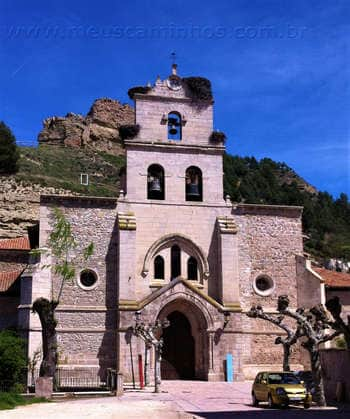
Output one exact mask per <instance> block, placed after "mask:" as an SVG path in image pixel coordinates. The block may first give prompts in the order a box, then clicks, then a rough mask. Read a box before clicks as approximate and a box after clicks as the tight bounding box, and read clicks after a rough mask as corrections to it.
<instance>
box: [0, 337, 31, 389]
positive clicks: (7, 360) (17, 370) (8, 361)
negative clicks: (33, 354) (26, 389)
mask: <svg viewBox="0 0 350 419" xmlns="http://www.w3.org/2000/svg"><path fill="white" fill-rule="evenodd" d="M26 365H27V359H26V350H25V341H24V340H23V339H22V338H20V337H19V336H18V335H17V334H16V333H15V332H14V331H11V330H3V331H2V332H0V383H3V384H4V385H5V387H6V388H8V389H9V390H11V389H14V388H16V387H17V386H16V385H18V384H19V383H20V382H21V377H22V373H23V369H24V368H25V367H26Z"/></svg>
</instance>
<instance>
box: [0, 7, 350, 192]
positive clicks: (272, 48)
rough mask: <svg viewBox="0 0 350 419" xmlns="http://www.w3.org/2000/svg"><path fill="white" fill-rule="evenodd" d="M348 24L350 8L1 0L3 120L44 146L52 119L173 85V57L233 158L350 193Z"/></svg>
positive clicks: (0, 111)
mask: <svg viewBox="0 0 350 419" xmlns="http://www.w3.org/2000/svg"><path fill="white" fill-rule="evenodd" d="M349 21H350V2H349V1H348V0H329V1H325V0H317V1H314V0H293V1H284V0H217V1H209V0H207V1H204V0H202V1H191V0H188V1H186V2H184V1H183V0H182V1H178V0H173V1H147V0H143V1H132V0H130V1H118V0H114V1H105V0H100V1H99V2H91V3H89V2H87V1H86V0H85V1H81V0H78V1H65V0H60V1H50V0H45V1H35V0H32V1H30V2H29V1H17V0H1V2H0V63H1V65H0V83H1V85H0V119H1V120H4V121H5V122H6V123H7V124H8V125H9V126H10V127H11V128H12V130H13V132H14V133H15V135H16V137H17V139H18V140H21V141H22V140H27V141H28V140H32V141H33V142H34V143H35V141H36V138H37V134H38V133H39V131H40V130H41V127H42V120H43V119H44V118H46V117H48V116H52V115H65V114H66V113H67V112H70V111H71V112H75V113H82V114H85V113H86V112H87V111H88V110H89V107H90V105H91V103H92V102H93V100H94V99H96V98H99V97H112V98H114V99H119V100H121V101H122V102H128V101H129V99H128V96H127V90H128V88H129V87H131V86H135V85H140V84H141V85H143V84H145V83H147V82H148V81H151V82H153V81H154V80H155V78H156V76H157V74H160V76H161V77H162V78H165V77H166V76H167V75H168V74H169V71H170V62H171V61H170V58H169V56H170V53H171V52H172V51H173V50H174V51H176V53H177V57H178V58H177V62H178V65H179V73H180V75H181V76H190V75H200V76H204V77H207V78H209V79H210V80H211V82H212V85H213V90H214V95H215V127H216V128H217V129H220V130H223V131H225V132H226V134H227V136H228V143H227V147H228V151H229V152H230V153H232V154H238V155H241V156H255V157H256V158H259V159H260V158H262V157H270V158H272V159H274V160H277V161H284V162H286V163H287V164H288V165H289V166H291V167H292V168H293V169H295V170H296V172H297V173H298V174H300V175H301V176H303V177H304V178H305V179H306V180H307V181H308V182H310V183H311V184H313V185H314V186H316V187H317V188H318V189H320V190H327V191H329V192H330V193H332V194H333V195H334V196H338V194H339V193H340V192H342V191H343V192H346V193H347V194H349V195H350V136H349V126H350V123H349V111H350V106H349V105H350V94H349V69H350V68H349V67H350V66H349V45H348V44H347V40H348V39H350V33H349V24H348V22H349Z"/></svg>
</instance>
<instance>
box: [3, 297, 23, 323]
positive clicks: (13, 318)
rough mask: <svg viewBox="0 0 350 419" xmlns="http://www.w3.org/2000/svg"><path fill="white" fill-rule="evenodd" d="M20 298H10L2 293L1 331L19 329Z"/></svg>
mask: <svg viewBox="0 0 350 419" xmlns="http://www.w3.org/2000/svg"><path fill="white" fill-rule="evenodd" d="M18 305H19V297H9V296H5V295H2V293H0V330H3V329H7V328H9V327H17V307H18Z"/></svg>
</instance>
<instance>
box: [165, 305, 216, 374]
mask: <svg viewBox="0 0 350 419" xmlns="http://www.w3.org/2000/svg"><path fill="white" fill-rule="evenodd" d="M166 317H169V318H173V319H175V318H176V319H179V320H180V323H181V324H179V327H184V323H186V321H185V319H186V320H187V322H188V324H189V328H188V330H189V331H190V334H191V336H189V335H188V332H187V331H185V330H182V331H180V333H178V336H179V338H180V339H185V340H186V341H183V342H181V340H180V341H178V342H176V346H177V348H180V349H183V348H184V347H186V348H188V350H189V351H191V350H192V349H191V348H192V347H193V354H189V358H190V359H191V360H192V362H193V365H186V368H188V370H189V371H187V372H188V373H189V375H188V376H187V375H186V374H185V375H184V376H181V363H182V362H184V359H183V358H180V359H179V358H178V355H177V354H176V353H174V350H173V349H172V348H167V347H166V345H171V342H169V340H167V339H165V340H164V354H165V356H166V354H169V353H172V359H173V360H174V361H175V364H176V365H174V371H175V369H176V368H177V369H178V373H179V376H178V377H176V376H173V377H171V376H170V377H165V378H174V379H176V378H177V379H179V378H180V379H181V378H192V379H198V380H207V379H208V372H209V336H208V322H207V319H206V316H205V315H204V313H203V312H202V311H201V309H200V308H199V307H197V305H195V304H194V303H193V302H191V301H189V300H187V299H185V298H177V299H174V300H172V301H170V302H169V303H168V304H166V305H165V306H164V307H163V308H162V309H161V311H160V313H159V315H158V319H160V320H164V319H165V318H166ZM181 317H183V318H182V319H181ZM170 327H171V326H170ZM186 329H187V327H186ZM174 332H175V333H176V329H175V328H174ZM166 337H167V335H165V338H166ZM191 339H192V341H193V342H192V343H191ZM175 351H176V348H175ZM181 353H182V351H178V354H181ZM174 358H177V359H176V360H175V359H174ZM186 361H187V364H188V361H189V360H188V359H187V360H186ZM164 362H168V360H167V359H165V360H164ZM182 370H183V369H182ZM190 375H192V377H190Z"/></svg>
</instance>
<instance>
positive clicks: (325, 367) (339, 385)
mask: <svg viewBox="0 0 350 419" xmlns="http://www.w3.org/2000/svg"><path fill="white" fill-rule="evenodd" d="M321 364H322V373H323V379H324V386H325V394H326V398H327V401H328V402H332V401H335V400H336V399H337V398H338V397H339V401H343V402H344V401H345V402H350V350H346V349H343V350H340V349H326V350H322V351H321ZM337 393H338V394H337Z"/></svg>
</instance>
